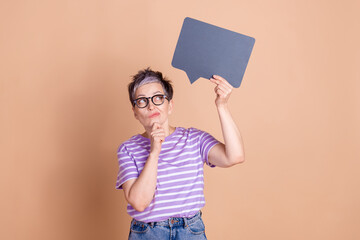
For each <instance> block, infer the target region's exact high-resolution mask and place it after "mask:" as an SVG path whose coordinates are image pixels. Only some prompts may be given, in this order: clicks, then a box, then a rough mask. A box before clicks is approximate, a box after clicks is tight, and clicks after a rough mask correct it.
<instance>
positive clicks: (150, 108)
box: [147, 100, 155, 110]
mask: <svg viewBox="0 0 360 240" xmlns="http://www.w3.org/2000/svg"><path fill="white" fill-rule="evenodd" d="M147 107H148V109H149V110H152V109H154V108H155V105H154V103H153V102H152V101H151V100H149V104H148V106H147Z"/></svg>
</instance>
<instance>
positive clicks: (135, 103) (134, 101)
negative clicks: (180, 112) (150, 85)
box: [133, 94, 169, 108]
mask: <svg viewBox="0 0 360 240" xmlns="http://www.w3.org/2000/svg"><path fill="white" fill-rule="evenodd" d="M159 96H161V97H163V98H164V100H163V101H162V103H160V104H156V103H155V102H154V97H159ZM139 99H145V100H146V105H145V106H144V107H140V106H139V105H138V104H137V101H138V100H139ZM149 99H151V102H152V103H153V104H154V105H155V106H160V105H163V104H164V102H165V99H167V100H168V101H169V98H168V97H167V96H166V95H165V94H155V95H154V96H152V97H139V98H137V99H135V100H133V106H135V105H136V106H137V107H138V108H146V107H147V106H148V105H149V103H150V101H149Z"/></svg>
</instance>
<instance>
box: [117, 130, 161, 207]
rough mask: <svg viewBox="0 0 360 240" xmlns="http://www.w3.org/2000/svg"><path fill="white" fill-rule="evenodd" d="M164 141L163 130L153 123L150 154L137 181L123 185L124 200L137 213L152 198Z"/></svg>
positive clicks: (133, 180) (147, 204)
mask: <svg viewBox="0 0 360 240" xmlns="http://www.w3.org/2000/svg"><path fill="white" fill-rule="evenodd" d="M164 139H165V132H164V129H163V128H161V127H160V125H159V124H157V123H155V124H154V125H153V129H152V132H151V149H150V154H149V157H148V159H147V161H146V163H145V166H144V168H143V170H142V171H141V173H140V175H139V177H138V178H137V179H131V180H129V181H127V182H125V183H124V184H123V189H124V194H125V198H126V200H127V201H128V203H129V204H130V205H131V206H132V207H133V208H134V209H135V210H136V211H138V212H142V211H144V210H145V208H147V206H149V204H150V203H151V201H152V199H153V197H154V194H155V189H156V180H157V167H158V160H159V154H160V151H161V144H162V142H163V141H164Z"/></svg>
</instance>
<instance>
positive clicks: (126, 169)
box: [118, 166, 138, 176]
mask: <svg viewBox="0 0 360 240" xmlns="http://www.w3.org/2000/svg"><path fill="white" fill-rule="evenodd" d="M130 169H135V170H137V169H136V167H135V166H130V167H127V168H124V169H123V170H121V172H120V173H119V174H118V175H120V176H121V175H122V174H123V173H124V172H125V171H129V170H130ZM136 173H138V172H137V171H136Z"/></svg>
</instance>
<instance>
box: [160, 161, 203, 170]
mask: <svg viewBox="0 0 360 240" xmlns="http://www.w3.org/2000/svg"><path fill="white" fill-rule="evenodd" d="M199 165H203V163H202V162H199V163H192V164H186V165H183V166H180V167H176V166H169V167H167V168H164V169H158V172H165V171H171V170H174V169H181V168H187V167H197V166H199ZM179 171H180V170H179Z"/></svg>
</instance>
